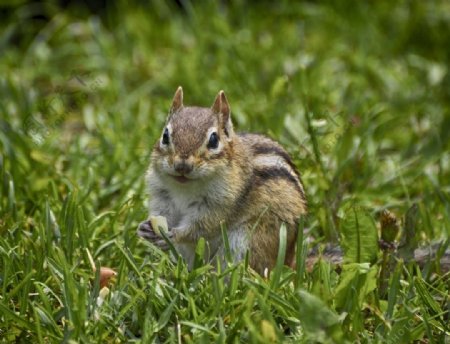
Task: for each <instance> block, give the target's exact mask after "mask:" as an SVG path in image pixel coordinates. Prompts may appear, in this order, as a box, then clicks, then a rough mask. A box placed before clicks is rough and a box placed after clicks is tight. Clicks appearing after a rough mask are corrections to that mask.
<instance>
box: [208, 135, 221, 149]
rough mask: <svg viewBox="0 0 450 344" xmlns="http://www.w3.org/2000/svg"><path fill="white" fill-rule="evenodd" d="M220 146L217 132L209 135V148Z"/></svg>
mask: <svg viewBox="0 0 450 344" xmlns="http://www.w3.org/2000/svg"><path fill="white" fill-rule="evenodd" d="M218 146H219V137H218V136H217V133H212V134H211V136H210V137H209V141H208V145H207V147H208V149H215V148H217V147H218Z"/></svg>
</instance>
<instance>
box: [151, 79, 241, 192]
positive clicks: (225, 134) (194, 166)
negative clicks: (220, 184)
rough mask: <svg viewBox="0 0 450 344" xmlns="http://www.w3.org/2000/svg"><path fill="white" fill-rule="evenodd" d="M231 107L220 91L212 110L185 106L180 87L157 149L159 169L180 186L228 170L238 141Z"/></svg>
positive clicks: (156, 157) (157, 165)
mask: <svg viewBox="0 0 450 344" xmlns="http://www.w3.org/2000/svg"><path fill="white" fill-rule="evenodd" d="M230 115H231V112H230V106H229V105H228V101H227V98H226V97H225V93H224V92H223V91H220V92H219V93H218V95H217V97H216V99H215V101H214V103H213V105H212V107H211V108H202V107H191V106H186V107H185V106H184V105H183V89H182V88H181V87H178V89H177V91H176V93H175V96H174V98H173V101H172V106H171V108H170V111H169V116H168V117H167V121H166V124H165V126H164V128H163V130H162V133H161V137H160V139H159V141H158V142H157V143H156V145H155V149H154V152H153V157H154V158H153V163H154V166H155V168H156V169H157V170H158V171H159V172H160V173H163V174H166V175H168V176H170V177H173V179H174V180H175V181H177V182H179V183H189V182H191V181H194V180H203V179H204V178H208V177H212V176H214V175H215V174H216V173H218V172H219V171H220V170H221V169H223V168H226V166H227V164H228V162H229V159H230V157H231V150H232V144H233V138H234V131H233V125H232V123H231V117H230Z"/></svg>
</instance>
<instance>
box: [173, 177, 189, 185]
mask: <svg viewBox="0 0 450 344" xmlns="http://www.w3.org/2000/svg"><path fill="white" fill-rule="evenodd" d="M172 177H173V179H175V180H176V181H177V182H178V183H182V184H184V183H187V182H188V181H190V179H189V178H187V177H185V176H172Z"/></svg>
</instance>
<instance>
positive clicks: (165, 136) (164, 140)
mask: <svg viewBox="0 0 450 344" xmlns="http://www.w3.org/2000/svg"><path fill="white" fill-rule="evenodd" d="M162 143H163V144H164V145H168V144H169V130H168V129H167V128H166V129H164V133H163V137H162Z"/></svg>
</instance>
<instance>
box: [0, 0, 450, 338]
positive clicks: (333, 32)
mask: <svg viewBox="0 0 450 344" xmlns="http://www.w3.org/2000/svg"><path fill="white" fill-rule="evenodd" d="M13 3H16V4H14V5H12V4H11V5H0V8H2V11H1V12H0V28H1V30H0V178H1V180H0V342H2V343H3V342H5V343H6V342H18V343H60V342H65V343H68V342H72V343H74V342H81V343H120V342H142V343H149V342H157V343H159V342H168V343H172V342H182V343H190V342H195V343H198V342H205V343H209V342H220V343H222V342H227V343H228V342H233V343H241V342H251V343H253V342H260V343H269V342H292V343H310V342H318V343H345V342H348V343H353V342H356V343H386V342H388V343H411V342H419V343H449V342H450V326H449V323H450V320H449V319H450V315H449V309H450V299H449V283H450V281H449V276H450V275H449V273H448V272H445V271H444V270H442V269H441V266H440V264H439V258H440V257H441V256H442V255H443V254H444V251H445V250H446V248H448V245H449V239H448V237H449V231H450V154H449V152H450V70H449V66H450V48H449V47H450V3H449V2H448V1H444V0H442V1H437V0H436V1H434V0H430V1H420V0H412V1H398V2H392V1H387V0H386V1H372V2H363V1H358V2H351V3H350V2H345V1H342V2H334V1H324V2H318V1H305V2H295V1H292V2H289V1H279V2H273V3H272V2H269V1H263V2H258V3H256V2H255V4H253V5H252V6H250V5H248V4H247V5H246V3H245V2H244V1H222V2H217V3H216V2H213V1H210V2H204V3H202V4H201V5H200V4H199V3H196V4H191V3H189V2H188V1H182V3H184V4H185V5H184V8H181V7H180V6H177V5H176V4H175V2H171V1H168V2H166V1H162V0H160V1H157V0H155V1H152V4H151V5H126V4H125V1H118V2H117V3H115V4H109V7H108V8H107V9H100V10H96V11H95V12H96V13H97V14H95V15H94V14H92V13H91V12H89V11H88V10H87V9H86V8H83V7H79V5H75V4H72V5H68V7H67V8H65V9H63V8H61V7H59V6H58V5H56V3H55V2H49V3H34V2H33V3H32V2H29V3H28V2H26V1H25V2H20V1H15V2H13ZM178 85H182V86H183V89H184V95H185V103H186V104H188V105H189V104H191V105H194V104H195V105H200V106H210V105H211V104H212V102H213V100H214V97H215V95H216V94H217V92H218V91H219V90H220V89H223V90H225V92H226V94H227V97H228V100H229V102H230V105H231V109H232V116H233V120H234V125H235V127H236V128H237V130H241V131H249V132H259V133H264V134H266V135H269V136H271V137H273V138H274V139H276V140H278V141H279V142H281V143H282V144H283V145H284V146H285V147H286V149H287V150H288V151H289V152H290V153H291V155H292V156H293V159H294V162H295V164H296V166H297V167H298V170H299V171H300V173H301V175H302V178H303V182H304V184H305V189H306V193H307V197H308V203H309V214H308V216H307V217H306V218H305V219H304V221H303V223H302V229H303V230H304V233H305V235H300V236H299V239H298V246H297V262H298V264H297V268H296V269H295V270H291V269H289V268H287V267H284V266H282V265H281V264H279V265H278V266H277V267H276V268H275V270H274V271H273V272H272V273H271V274H270V277H269V278H263V277H260V276H258V275H256V274H255V273H253V272H252V271H251V270H250V269H249V268H248V267H247V264H246V262H242V263H241V264H239V265H232V264H230V265H229V266H228V268H227V269H225V270H223V271H217V270H214V269H212V267H211V266H210V265H208V264H205V262H202V261H201V260H199V261H198V262H197V264H196V266H195V268H194V269H193V270H192V271H188V270H187V268H186V266H185V264H184V263H183V262H182V261H181V260H178V261H176V260H173V259H171V258H170V256H168V255H167V254H166V253H164V252H162V251H160V250H158V249H157V248H156V247H154V246H152V245H150V244H147V243H145V242H144V241H143V240H141V239H139V238H138V237H137V235H136V228H137V225H138V223H139V222H141V221H143V220H144V219H145V218H146V216H147V206H146V204H147V201H148V198H149V197H151V195H148V194H147V192H146V187H145V181H144V174H145V171H146V168H147V165H148V163H149V155H150V152H151V149H152V145H153V143H154V142H155V141H156V140H157V139H158V137H159V136H160V134H161V129H162V126H163V123H164V120H165V117H166V114H167V112H168V109H169V106H170V102H171V99H172V96H173V93H174V92H175V90H176V88H177V86H178ZM386 210H388V211H389V212H390V215H389V216H391V218H395V220H394V221H393V222H394V224H392V222H391V225H389V224H387V225H386V224H385V223H386V221H385V220H384V222H383V220H380V214H385V215H384V218H386V216H387V215H386V213H385V212H384V211H386ZM381 217H383V216H381ZM380 222H383V223H384V225H383V226H381V225H380ZM397 230H400V232H399V234H397ZM380 238H382V239H384V241H386V242H387V243H397V244H398V245H399V246H400V248H399V250H398V251H399V252H398V253H397V254H396V255H395V256H394V252H393V250H392V249H384V250H382V249H380V248H379V246H378V242H377V241H378V240H379V239H380ZM394 239H395V240H394ZM337 242H339V243H340V245H341V246H342V247H343V248H344V254H345V256H344V263H343V264H341V265H340V266H338V267H336V266H334V265H331V264H330V263H329V262H328V261H327V260H326V259H322V258H320V257H319V259H318V260H317V262H316V263H315V264H314V266H312V267H309V268H306V264H305V256H306V255H307V254H308V252H309V250H310V249H311V248H312V247H313V246H317V245H318V247H319V249H318V253H317V254H318V255H319V256H320V252H321V250H322V249H323V247H324V246H325V244H327V243H337ZM433 243H441V245H440V248H439V250H438V252H437V258H435V259H431V260H429V261H427V262H426V263H425V264H424V265H423V266H421V267H419V266H418V264H416V263H415V262H414V261H413V260H411V259H410V258H411V256H412V254H413V251H414V248H416V247H418V245H430V244H433ZM281 246H283V245H281ZM201 249H202V247H201V245H199V247H198V250H199V252H201ZM282 253H283V247H281V248H280V254H282ZM92 262H93V264H94V265H95V266H96V269H95V270H96V271H99V267H100V266H104V267H110V268H112V269H114V270H115V271H116V272H117V276H116V277H115V278H114V279H113V280H112V281H111V283H110V284H109V287H108V289H101V288H100V283H99V280H100V274H99V272H97V273H95V272H94V271H93V270H94V269H93V266H92Z"/></svg>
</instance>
